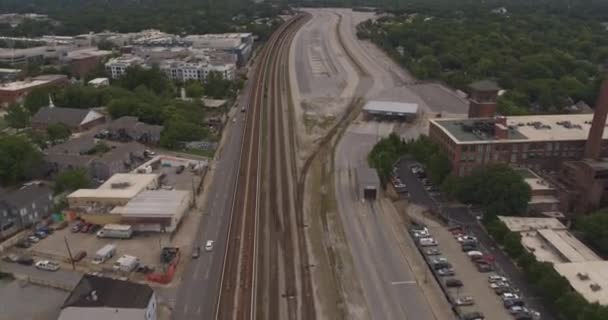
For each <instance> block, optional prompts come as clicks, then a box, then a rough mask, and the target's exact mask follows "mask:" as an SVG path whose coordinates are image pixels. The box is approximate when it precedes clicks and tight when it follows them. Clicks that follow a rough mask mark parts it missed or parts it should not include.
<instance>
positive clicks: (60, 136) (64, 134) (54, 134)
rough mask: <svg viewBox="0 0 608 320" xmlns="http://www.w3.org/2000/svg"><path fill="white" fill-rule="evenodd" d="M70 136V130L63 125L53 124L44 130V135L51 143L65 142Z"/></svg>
mask: <svg viewBox="0 0 608 320" xmlns="http://www.w3.org/2000/svg"><path fill="white" fill-rule="evenodd" d="M70 134H71V132H70V128H68V126H66V125H65V124H63V123H54V124H51V125H49V126H48V127H47V128H46V135H47V137H48V139H49V140H50V141H53V142H55V141H63V140H66V139H67V138H69V137H70Z"/></svg>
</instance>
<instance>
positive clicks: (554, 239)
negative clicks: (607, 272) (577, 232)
mask: <svg viewBox="0 0 608 320" xmlns="http://www.w3.org/2000/svg"><path fill="white" fill-rule="evenodd" d="M537 231H538V233H539V235H540V236H541V237H542V238H543V239H545V240H546V241H547V242H549V244H550V245H551V246H552V247H553V248H554V249H555V250H557V252H559V253H560V255H561V256H562V257H563V258H564V259H566V262H583V261H597V260H601V258H600V257H598V256H597V255H596V254H595V253H594V252H593V251H591V249H589V248H587V246H585V245H584V244H583V243H582V242H580V241H579V240H578V239H577V238H575V237H574V236H573V235H572V234H571V233H570V232H568V231H567V230H551V229H539V230H537Z"/></svg>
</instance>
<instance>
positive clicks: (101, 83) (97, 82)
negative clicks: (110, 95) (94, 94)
mask: <svg viewBox="0 0 608 320" xmlns="http://www.w3.org/2000/svg"><path fill="white" fill-rule="evenodd" d="M88 84H89V85H90V86H92V87H95V88H99V87H105V86H109V85H110V79H108V78H95V79H92V80H91V81H89V82H88Z"/></svg>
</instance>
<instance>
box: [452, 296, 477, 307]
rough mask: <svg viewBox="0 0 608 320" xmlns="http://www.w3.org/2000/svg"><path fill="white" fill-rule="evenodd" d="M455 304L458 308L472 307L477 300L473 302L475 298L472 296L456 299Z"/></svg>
mask: <svg viewBox="0 0 608 320" xmlns="http://www.w3.org/2000/svg"><path fill="white" fill-rule="evenodd" d="M454 302H455V303H456V305H457V306H472V305H473V304H475V300H473V297H470V296H463V297H459V298H456V300H454Z"/></svg>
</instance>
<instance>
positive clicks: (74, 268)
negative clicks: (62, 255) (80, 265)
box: [63, 236, 76, 270]
mask: <svg viewBox="0 0 608 320" xmlns="http://www.w3.org/2000/svg"><path fill="white" fill-rule="evenodd" d="M63 241H64V242H65V248H66V249H68V256H70V263H71V264H72V270H76V264H75V263H74V258H73V257H72V250H70V245H69V244H68V237H65V236H64V237H63Z"/></svg>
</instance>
